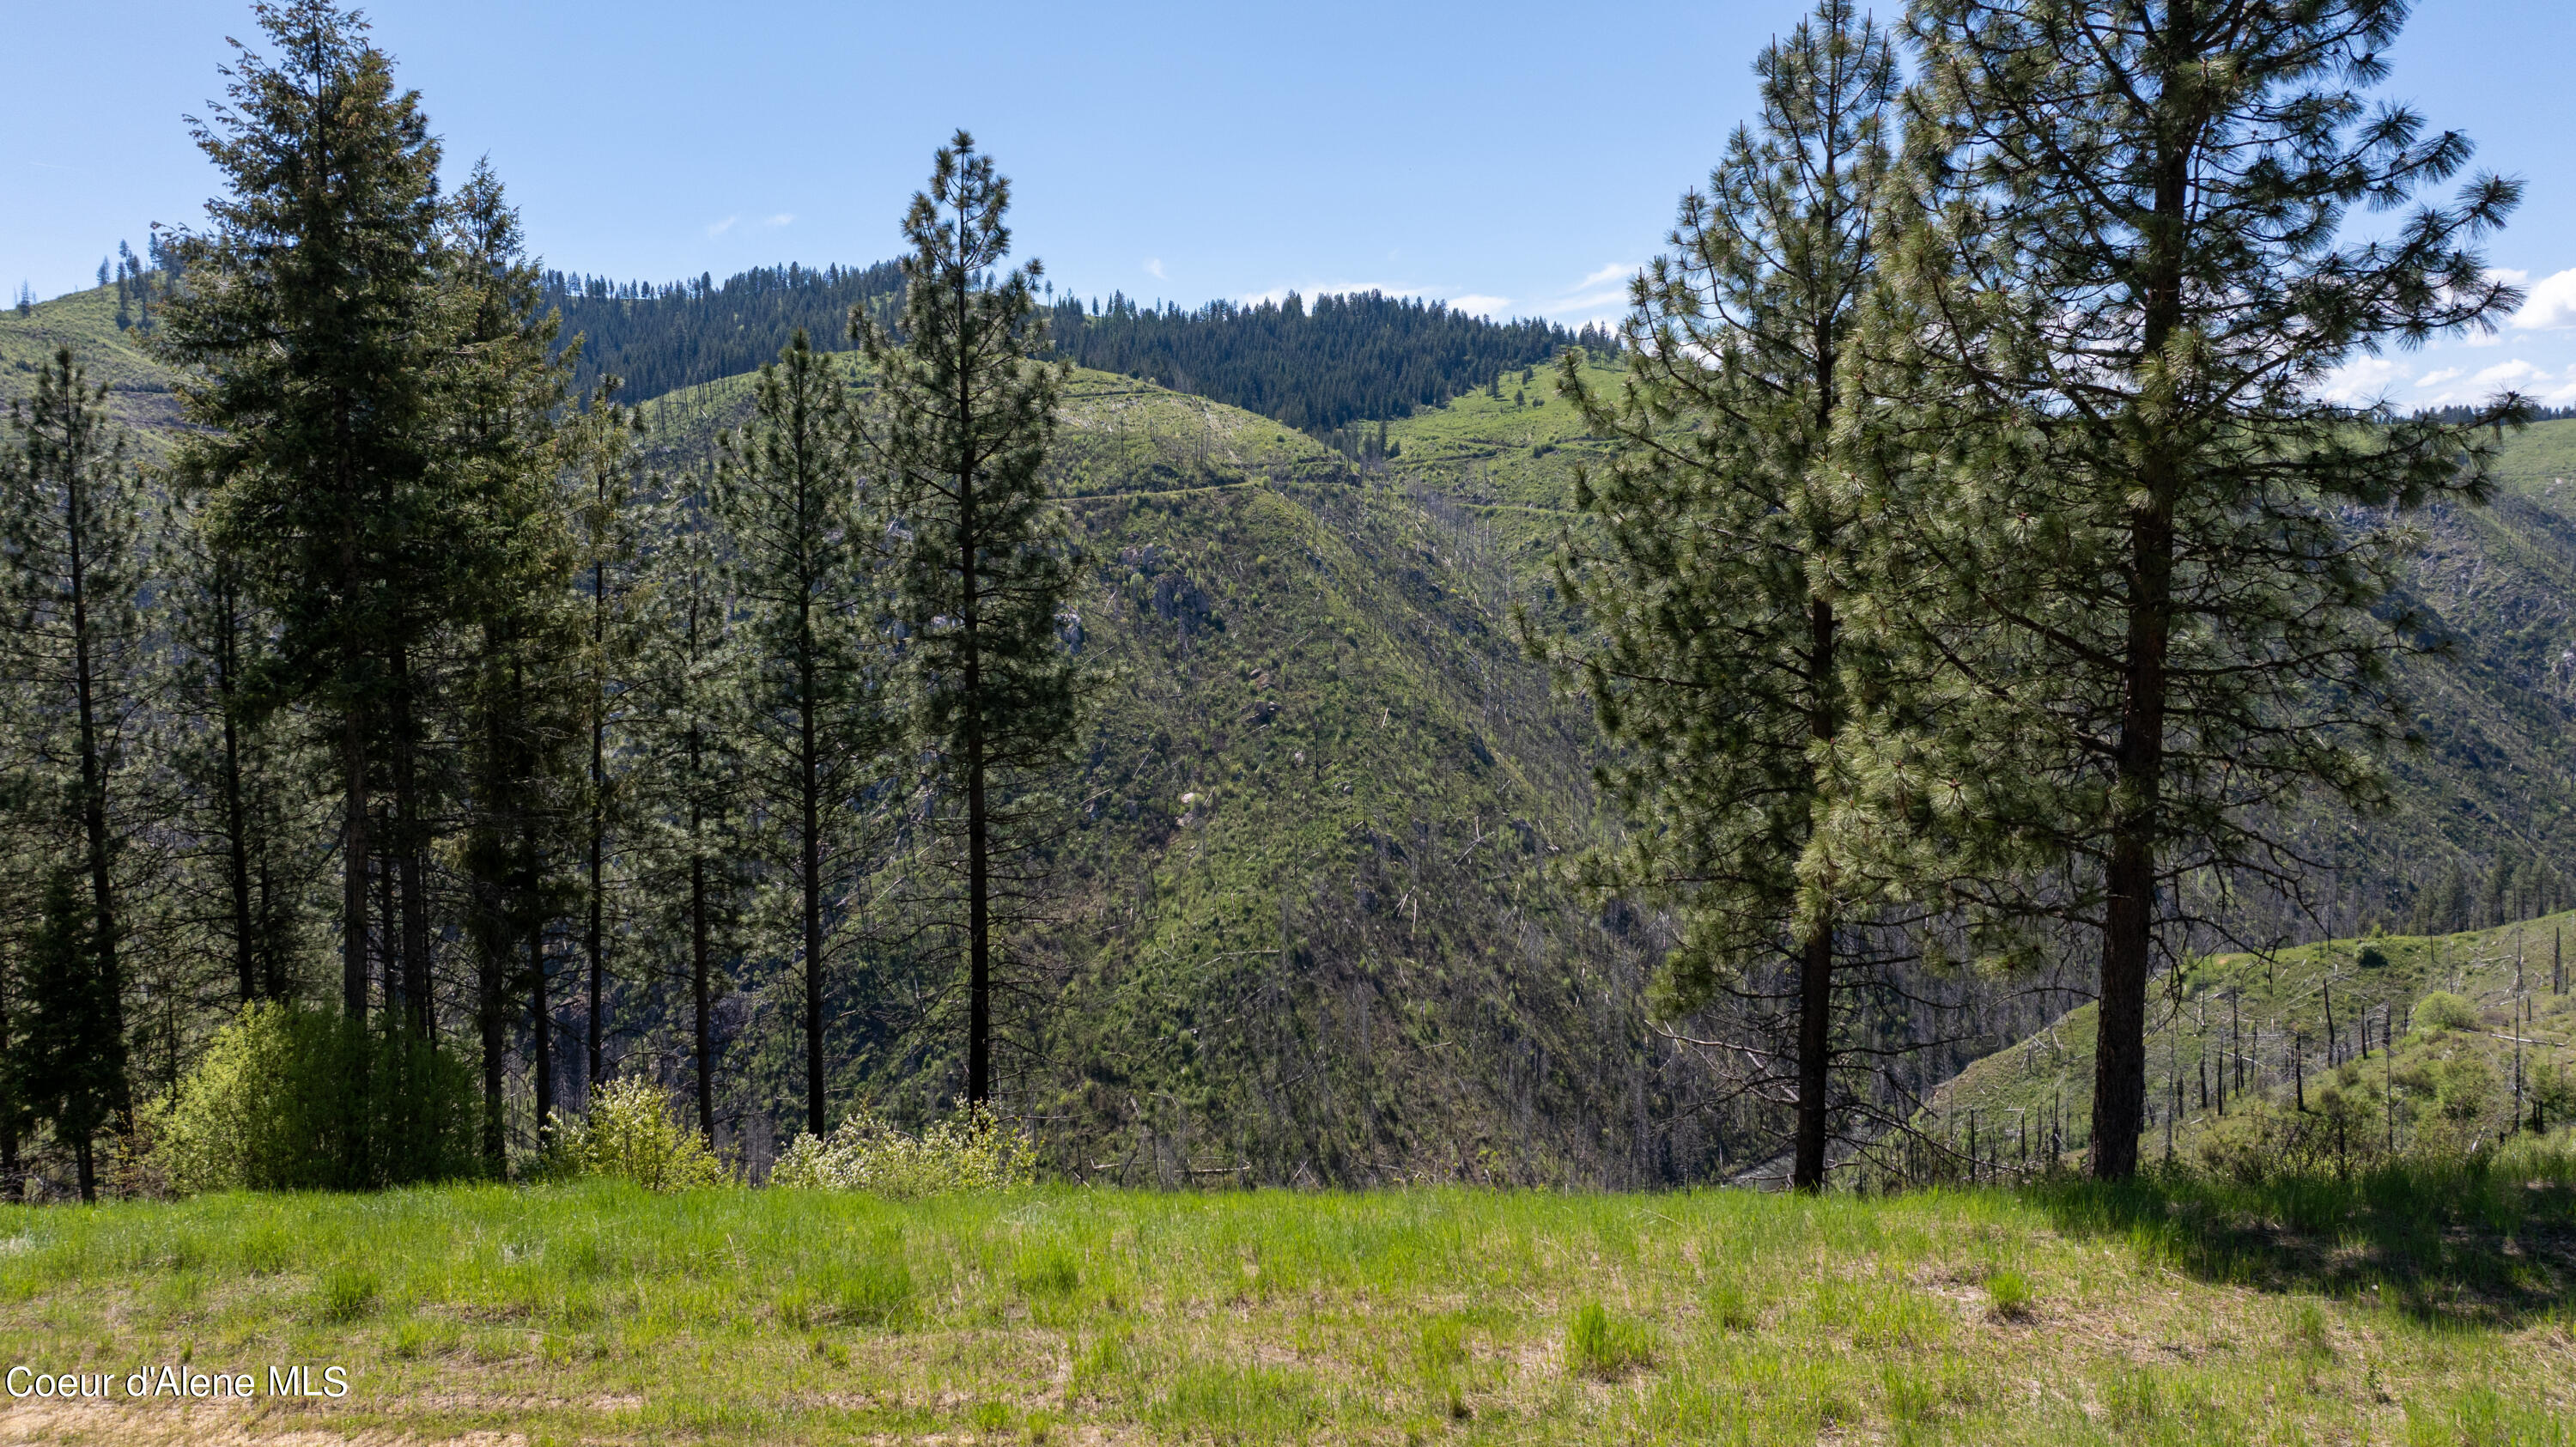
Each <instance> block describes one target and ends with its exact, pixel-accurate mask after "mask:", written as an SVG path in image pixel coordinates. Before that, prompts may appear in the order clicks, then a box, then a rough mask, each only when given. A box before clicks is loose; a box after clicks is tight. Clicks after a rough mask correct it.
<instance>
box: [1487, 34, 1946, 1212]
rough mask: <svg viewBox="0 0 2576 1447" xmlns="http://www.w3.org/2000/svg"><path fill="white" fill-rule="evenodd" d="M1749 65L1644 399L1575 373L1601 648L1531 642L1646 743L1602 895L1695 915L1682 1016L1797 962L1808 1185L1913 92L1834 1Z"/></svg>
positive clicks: (1603, 864) (1591, 590)
mask: <svg viewBox="0 0 2576 1447" xmlns="http://www.w3.org/2000/svg"><path fill="white" fill-rule="evenodd" d="M1755 71H1756V74H1757V75H1758V76H1759V77H1760V79H1761V95H1762V110H1761V115H1760V118H1759V120H1758V121H1756V122H1755V123H1754V125H1752V126H1750V127H1745V128H1740V129H1738V130H1737V131H1736V133H1735V135H1734V137H1733V138H1732V140H1730V142H1729V143H1728V146H1727V151H1726V158H1725V160H1724V161H1723V162H1722V163H1721V164H1720V165H1719V166H1718V167H1717V169H1716V171H1715V172H1714V173H1713V174H1712V175H1711V176H1710V178H1709V188H1708V190H1707V192H1705V193H1702V192H1698V191H1693V192H1691V193H1690V194H1689V195H1688V196H1686V197H1684V198H1683V201H1682V208H1681V218H1680V222H1679V224H1678V226H1677V227H1676V228H1675V230H1674V231H1673V233H1672V235H1671V238H1670V240H1671V244H1672V246H1673V247H1674V251H1673V253H1672V254H1671V255H1668V256H1665V257H1661V258H1658V259H1657V260H1656V261H1655V262H1654V263H1653V264H1652V265H1651V266H1650V267H1649V268H1648V269H1647V270H1646V272H1645V273H1644V274H1642V275H1641V276H1639V277H1638V278H1637V279H1636V281H1635V282H1634V283H1633V285H1632V293H1633V296H1634V300H1635V306H1636V310H1635V311H1634V312H1633V313H1632V314H1631V316H1630V317H1629V320H1628V322H1627V325H1626V328H1625V340H1626V343H1627V350H1628V352H1629V356H1630V361H1629V365H1628V368H1627V372H1626V374H1625V377H1624V380H1623V381H1622V383H1621V387H1622V391H1621V392H1620V394H1619V395H1618V396H1617V397H1616V398H1602V397H1595V396H1591V395H1588V394H1586V392H1585V391H1584V388H1583V384H1582V367H1581V357H1580V354H1579V353H1569V354H1568V355H1567V357H1566V358H1565V360H1564V361H1563V363H1562V364H1561V365H1562V380H1561V382H1560V387H1561V388H1562V389H1563V390H1564V391H1565V392H1566V394H1567V395H1568V396H1570V397H1572V398H1573V399H1574V400H1575V401H1576V403H1577V405H1579V406H1581V407H1582V408H1583V411H1584V418H1585V425H1586V426H1587V427H1588V428H1589V429H1590V430H1591V431H1593V432H1595V433H1597V434H1600V435H1602V436H1604V437H1606V438H1608V439H1610V441H1611V449H1610V459H1609V461H1608V462H1607V464H1606V465H1603V466H1600V467H1596V468H1590V469H1586V470H1584V471H1582V472H1580V473H1578V475H1577V481H1576V485H1575V497H1576V501H1577V504H1578V505H1579V506H1580V507H1582V508H1583V509H1584V510H1585V511H1586V512H1587V513H1588V514H1589V516H1590V521H1591V523H1592V524H1593V526H1592V527H1590V528H1589V529H1588V530H1587V531H1585V532H1583V533H1579V534H1569V537H1568V540H1567V542H1566V543H1565V545H1564V547H1563V550H1562V551H1561V553H1560V557H1559V560H1558V565H1557V577H1558V582H1559V587H1560V589H1561V590H1562V592H1563V593H1564V594H1565V596H1566V597H1568V598H1569V599H1572V600H1573V601H1574V602H1575V603H1576V604H1577V605H1578V607H1579V608H1580V610H1581V615H1582V618H1583V622H1584V625H1585V629H1586V632H1585V633H1583V634H1582V635H1580V636H1579V637H1578V638H1575V639H1563V640H1537V641H1538V642H1539V644H1540V646H1541V647H1542V649H1543V650H1545V651H1548V652H1551V653H1553V655H1554V656H1555V659H1556V661H1557V663H1558V664H1559V666H1560V667H1561V668H1564V669H1566V670H1568V671H1569V672H1570V673H1574V674H1578V675H1579V676H1580V678H1581V681H1582V685H1583V689H1584V691H1585V692H1586V693H1587V694H1588V695H1589V696H1590V698H1591V699H1592V701H1593V705H1594V708H1595V710H1596V712H1597V713H1598V715H1599V717H1600V720H1601V723H1602V726H1603V728H1604V730H1605V731H1606V732H1607V733H1608V734H1609V735H1610V736H1611V737H1612V738H1613V739H1616V740H1618V741H1619V742H1620V743H1621V744H1623V745H1625V747H1624V748H1623V749H1622V750H1621V751H1620V753H1619V755H1618V758H1617V760H1616V761H1615V762H1613V763H1609V764H1605V765H1603V766H1602V769H1601V773H1602V777H1603V782H1604V783H1605V784H1607V785H1608V786H1609V788H1610V789H1611V791H1612V792H1613V793H1614V794H1615V796H1616V797H1617V798H1618V799H1619V800H1620V801H1621V803H1622V805H1623V807H1625V808H1626V809H1627V810H1628V811H1629V812H1630V813H1631V814H1632V815H1633V816H1635V817H1636V818H1637V820H1638V823H1639V826H1640V827H1639V828H1638V829H1637V830H1636V831H1635V832H1634V834H1633V836H1632V838H1631V840H1630V841H1629V842H1628V843H1626V844H1624V845H1622V846H1620V847H1619V848H1617V849H1616V850H1613V851H1605V852H1603V853H1600V854H1596V855H1595V856H1593V857H1592V858H1591V859H1590V860H1589V861H1588V870H1587V872H1588V875H1589V878H1590V882H1591V883H1592V884H1593V885H1594V886H1595V887H1598V888H1602V889H1605V890H1623V889H1635V890H1642V891H1644V892H1646V893H1648V894H1650V895H1653V896H1655V897H1658V898H1662V899H1666V900H1669V901H1671V902H1673V903H1675V904H1677V905H1678V906H1680V908H1681V912H1682V915H1683V918H1684V919H1685V921H1686V922H1687V923H1686V925H1685V929H1684V935H1683V941H1682V943H1681V945H1680V947H1679V948H1678V949H1676V950H1675V951H1674V953H1673V954H1672V956H1671V957H1670V959H1669V960H1668V961H1667V962H1666V965H1665V970H1664V974H1663V977H1662V980H1661V994H1662V1005H1663V1007H1664V1008H1666V1009H1668V1010H1671V1011H1673V1012H1676V1013H1680V1014H1688V1013H1692V1012H1695V1011H1698V1010H1700V1009H1702V1008H1705V1007H1706V1006H1707V1005H1708V1004H1709V1003H1710V1002H1711V1001H1712V1000H1713V999H1715V998H1717V997H1718V996H1719V995H1721V994H1722V993H1728V992H1735V993H1744V992H1751V993H1754V994H1759V993H1761V988H1760V986H1759V985H1757V984H1754V983H1752V982H1750V981H1748V979H1747V976H1748V974H1749V973H1750V972H1751V971H1753V970H1755V969H1756V968H1757V967H1759V966H1760V965H1761V964H1763V963H1765V962H1766V961H1767V960H1769V959H1773V958H1778V957H1779V956H1780V955H1782V954H1784V953H1785V954H1787V955H1788V956H1790V957H1791V958H1793V959H1794V960H1795V961H1796V970H1797V975H1796V979H1797V985H1796V989H1795V993H1794V1009H1793V1011H1792V1015H1793V1017H1794V1020H1795V1029H1794V1031H1793V1032H1792V1034H1793V1043H1792V1044H1791V1046H1790V1048H1789V1050H1788V1051H1787V1052H1785V1053H1787V1054H1788V1055H1789V1056H1790V1057H1791V1058H1792V1059H1793V1061H1794V1073H1793V1076H1792V1079H1793V1082H1794V1089H1795V1092H1796V1098H1797V1113H1796V1127H1795V1134H1794V1141H1793V1151H1792V1165H1791V1174H1790V1179H1791V1181H1792V1183H1793V1184H1794V1185H1795V1186H1796V1187H1797V1188H1799V1189H1801V1190H1816V1189H1818V1188H1820V1187H1821V1186H1822V1185H1823V1184H1824V1177H1825V1154H1826V1147H1827V1143H1828V1140H1829V1137H1830V1135H1831V1129H1832V1115H1831V1110H1830V1097H1829V1093H1830V1091H1831V1089H1832V1080H1831V1067H1832V1065H1833V1063H1834V1059H1835V1051H1834V1030H1833V1025H1834V1018H1835V1004H1834V1002H1835V993H1834V975H1835V972H1836V970H1837V968H1838V964H1840V963H1841V962H1840V961H1839V960H1838V954H1837V946H1838V942H1840V940H1841V928H1842V926H1843V925H1844V923H1845V918H1844V913H1845V905H1844V895H1845V891H1844V890H1843V889H1842V888H1841V887H1840V886H1839V885H1838V882H1837V881H1836V880H1835V878H1834V877H1833V875H1832V874H1831V873H1830V872H1829V871H1818V870H1816V869H1815V868H1814V865H1815V864H1816V862H1817V861H1813V860H1810V859H1808V858H1807V855H1808V853H1809V844H1810V841H1811V840H1812V838H1813V836H1814V834H1815V831H1816V826H1817V821H1818V817H1819V814H1820V811H1821V809H1822V808H1823V807H1824V804H1823V801H1824V798H1825V795H1826V792H1827V791H1826V788H1825V786H1824V780H1823V779H1822V777H1821V774H1820V771H1821V770H1823V769H1825V768H1827V767H1828V766H1829V761H1830V758H1831V755H1830V752H1829V750H1830V748H1831V745H1832V742H1833V740H1834V738H1835V737H1836V735H1837V734H1838V733H1839V732H1840V731H1841V730H1842V729H1843V728H1844V727H1846V726H1847V724H1849V723H1850V721H1851V719H1850V716H1851V713H1852V710H1853V707H1854V704H1853V702H1852V698H1851V693H1850V690H1849V689H1848V688H1847V687H1846V677H1847V675H1849V674H1851V673H1853V672H1855V671H1856V670H1860V669H1862V668H1864V667H1865V660H1864V659H1862V658H1856V657H1855V656H1854V655H1855V652H1856V651H1862V652H1865V649H1866V643H1865V641H1863V642H1860V643H1857V644H1856V643H1855V642H1854V641H1853V640H1851V639H1849V638H1848V637H1847V636H1846V630H1845V628H1844V625H1843V622H1842V620H1841V618H1840V616H1839V613H1838V598H1839V596H1840V595H1841V594H1843V593H1844V592H1846V591H1847V590H1848V589H1849V588H1850V587H1851V584H1852V574H1853V562H1854V559H1855V558H1856V557H1857V555H1858V548H1859V544H1860V537H1859V533H1860V529H1861V527H1862V525H1863V519H1862V518H1861V516H1860V515H1859V512H1858V509H1857V500H1856V499H1855V498H1854V497H1853V496H1852V494H1851V491H1850V490H1849V489H1848V488H1845V487H1843V486H1841V485H1840V478H1839V477H1838V475H1837V473H1836V465H1835V461H1836V460H1835V448H1834V437H1833V434H1834V427H1835V420H1836V413H1837V411H1838V409H1839V408H1841V407H1842V405H1843V403H1844V400H1845V396H1846V394H1847V393H1848V392H1850V391H1852V390H1855V388H1854V379H1853V376H1852V374H1853V373H1854V371H1855V370H1856V369H1857V365H1858V363H1857V360H1856V359H1855V358H1854V357H1853V356H1852V355H1851V341H1852V334H1853V332H1854V329H1855V327H1856V326H1857V319H1858V316H1859V312H1860V307H1861V302H1862V300H1863V297H1864V295H1865V293H1866V291H1867V288H1868V287H1869V285H1870V283H1871V277H1872V274H1873V267H1874V264H1875V258H1874V254H1873V253H1874V242H1875V238H1874V234H1873V219H1874V218H1873V212H1874V211H1875V209H1876V208H1877V206H1878V204H1879V201H1880V196H1879V190H1880V186H1881V183H1882V181H1883V180H1884V179H1885V177H1886V175H1887V173H1888V170H1889V167H1890V164H1891V160H1892V152H1891V143H1892V138H1891V137H1890V136H1889V135H1888V133H1887V130H1888V116H1889V111H1890V102H1891V101H1892V100H1893V99H1894V97H1895V94H1896V88H1897V77H1896V64H1895V57H1894V55H1893V53H1892V51H1891V49H1890V47H1889V44H1888V39H1887V36H1886V34H1885V32H1883V31H1881V30H1879V29H1878V28H1877V27H1876V26H1875V25H1873V24H1871V23H1870V22H1868V21H1866V20H1861V19H1858V18H1856V16H1855V12H1854V6H1853V5H1852V3H1851V0H1824V3H1823V4H1822V5H1820V6H1819V7H1818V8H1817V10H1816V12H1815V14H1814V15H1813V16H1811V17H1809V18H1807V19H1805V20H1802V21H1800V22H1799V24H1798V26H1797V28H1796V29H1794V30H1793V31H1791V32H1790V34H1789V36H1788V37H1787V38H1786V39H1783V40H1778V41H1775V42H1773V43H1772V45H1771V46H1770V47H1769V48H1767V49H1766V50H1764V51H1763V53H1762V56H1761V59H1760V60H1759V61H1758V62H1757V63H1756V65H1755ZM1578 539H1579V541H1578ZM1802 866H1804V867H1806V870H1807V872H1806V873H1805V874H1804V875H1803V877H1802V872H1801V871H1802Z"/></svg>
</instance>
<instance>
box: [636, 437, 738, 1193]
mask: <svg viewBox="0 0 2576 1447" xmlns="http://www.w3.org/2000/svg"><path fill="white" fill-rule="evenodd" d="M712 509H713V503H712V500H711V499H710V498H709V497H708V495H707V492H706V490H705V489H704V488H691V489H689V490H687V491H685V492H683V493H682V494H681V495H680V496H679V497H678V498H677V499H675V501H674V502H673V504H672V505H671V506H670V507H668V508H667V509H665V510H664V511H663V514H662V519H661V523H662V525H661V527H659V528H658V529H656V531H657V533H658V535H659V537H660V544H659V546H658V547H657V548H656V549H655V550H654V551H653V552H652V554H651V555H650V559H649V562H648V565H647V566H648V568H649V570H650V573H649V581H648V583H647V585H646V587H645V589H644V591H643V598H644V607H645V609H646V610H647V611H646V614H645V617H644V619H643V627H642V628H641V630H640V632H641V635H642V638H643V648H642V650H641V652H640V654H639V656H638V657H637V659H636V663H635V686H634V690H633V699H634V705H633V710H632V713H633V717H634V720H635V722H634V736H635V757H634V766H633V778H634V786H635V793H636V799H635V808H634V815H635V817H636V818H637V820H638V821H639V825H640V827H641V828H642V830H643V838H642V848H641V852H642V854H643V856H644V859H645V864H644V866H643V872H644V874H645V875H646V877H647V878H648V879H649V880H650V882H651V883H650V886H649V888H648V889H647V890H646V894H647V895H648V896H649V897H650V898H653V899H655V900H657V901H659V902H660V905H661V907H660V909H659V911H658V912H657V916H656V919H655V921H654V922H655V924H656V925H657V926H658V927H659V928H660V929H661V930H662V931H664V932H665V934H666V937H668V938H671V939H672V940H673V942H674V944H675V945H676V947H677V949H678V951H679V952H680V953H682V954H683V955H684V956H685V957H686V959H687V961H688V966H687V974H688V980H689V1005H690V1019H689V1028H690V1050H691V1055H692V1058H693V1059H694V1061H695V1063H696V1086H697V1107H698V1130H699V1133H700V1134H702V1135H704V1136H705V1137H706V1140H707V1144H708V1145H709V1146H713V1145H714V1144H715V1134H716V1107H715V1029H714V1018H713V1011H714V1006H715V999H716V995H717V992H718V990H719V989H721V988H724V987H726V986H727V985H728V984H729V983H730V982H729V981H728V980H727V979H725V978H723V977H722V976H720V975H719V974H718V971H717V965H716V956H717V953H718V951H719V950H720V949H722V950H724V952H725V953H726V954H727V955H728V956H730V954H731V948H730V945H731V941H732V939H733V936H734V932H735V931H734V925H735V922H736V920H737V919H738V917H739V914H740V903H739V901H740V899H741V897H742V894H743V892H744V886H745V884H746V883H747V880H746V877H745V872H744V851H743V849H742V847H741V846H742V828H743V822H744V821H743V817H742V810H741V805H740V794H741V790H742V787H743V781H744V774H743V767H742V759H741V757H740V754H739V751H738V750H737V748H736V747H735V725H736V723H737V722H738V716H739V712H740V703H741V700H740V697H739V690H738V687H737V679H738V677H739V675H740V670H741V669H742V667H743V664H742V661H741V659H740V658H739V657H738V656H737V655H736V648H735V640H734V636H733V614H734V609H733V598H732V595H731V593H730V591H729V590H728V588H727V586H726V569H725V565H724V558H723V555H722V552H721V550H720V548H719V541H720V539H719V536H718V533H717V529H716V523H715V519H714V516H713V512H712Z"/></svg>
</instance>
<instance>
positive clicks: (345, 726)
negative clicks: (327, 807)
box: [340, 705, 369, 1020]
mask: <svg viewBox="0 0 2576 1447" xmlns="http://www.w3.org/2000/svg"><path fill="white" fill-rule="evenodd" d="M340 787H341V806H340V807H341V829H342V831H343V832H342V843H341V847H340V1012H341V1013H342V1014H343V1015H345V1016H347V1017H348V1018H349V1019H351V1020H364V1019H365V1018H366V1017H367V874H368V862H369V861H368V858H367V845H368V840H367V737H366V725H365V723H364V722H363V721H362V720H361V719H360V718H359V716H358V710H357V708H356V706H355V705H352V706H351V707H350V709H349V714H348V717H346V718H344V719H342V720H341V722H340Z"/></svg>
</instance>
